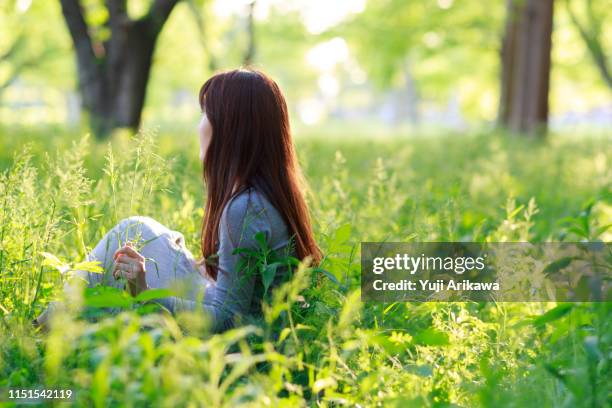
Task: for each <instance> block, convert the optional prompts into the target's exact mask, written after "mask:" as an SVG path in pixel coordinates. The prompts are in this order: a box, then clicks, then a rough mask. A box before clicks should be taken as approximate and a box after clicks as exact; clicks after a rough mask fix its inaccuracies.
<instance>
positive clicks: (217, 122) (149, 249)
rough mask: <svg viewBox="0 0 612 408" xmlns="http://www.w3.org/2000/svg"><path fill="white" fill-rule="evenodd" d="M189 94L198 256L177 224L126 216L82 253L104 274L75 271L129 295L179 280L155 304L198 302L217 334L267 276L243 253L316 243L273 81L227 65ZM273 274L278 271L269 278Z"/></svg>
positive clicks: (256, 304)
mask: <svg viewBox="0 0 612 408" xmlns="http://www.w3.org/2000/svg"><path fill="white" fill-rule="evenodd" d="M199 99H200V107H201V110H202V119H201V121H200V124H199V136H200V159H201V160H202V161H203V175H204V181H205V183H206V187H207V197H206V208H205V216H204V220H203V223H202V230H201V244H202V259H201V260H199V261H196V260H195V259H194V258H193V256H192V255H191V253H190V252H189V250H188V249H187V248H186V247H185V246H184V238H183V236H182V234H180V233H179V232H176V231H172V230H170V229H168V228H166V227H164V226H163V225H161V224H160V223H158V222H157V221H155V220H153V219H151V218H147V217H130V218H127V219H125V220H123V221H122V222H120V223H119V224H118V225H117V226H115V227H114V228H113V229H112V230H111V231H110V232H109V233H107V234H106V236H105V237H104V238H103V239H102V240H101V241H100V242H99V243H98V245H97V246H96V247H95V248H94V250H93V251H92V253H91V254H89V257H88V259H89V260H98V261H101V262H102V264H103V266H104V267H105V270H107V271H110V272H112V278H114V279H111V274H110V273H106V274H104V275H101V274H94V273H88V272H79V273H78V274H79V275H80V276H82V277H83V278H85V279H86V280H87V281H88V284H89V285H90V286H94V285H95V284H98V283H102V284H107V285H114V286H119V285H121V281H122V280H123V279H125V280H127V286H128V289H129V292H130V293H131V294H132V295H133V296H137V295H138V294H140V293H141V292H142V291H145V290H147V289H150V288H163V287H171V286H173V285H175V284H177V283H180V282H182V283H184V284H185V283H186V286H188V287H189V288H190V289H191V290H189V291H188V293H186V294H184V296H181V297H178V296H177V297H169V298H164V299H159V300H158V302H159V303H161V304H163V305H164V306H166V307H167V308H168V309H169V310H170V311H172V312H176V311H179V310H195V309H197V308H202V309H204V311H206V312H207V313H208V314H209V316H210V318H211V320H212V330H213V331H215V332H220V331H224V330H227V329H228V328H230V327H233V326H234V325H235V324H236V323H237V321H238V320H239V319H240V317H242V316H247V315H252V314H255V313H257V312H258V311H259V310H260V308H261V300H262V297H263V294H264V292H265V291H266V290H267V289H268V285H269V284H270V283H269V282H267V285H264V284H263V283H262V279H261V276H258V275H257V274H256V273H252V270H253V268H252V265H250V264H252V262H253V260H252V259H249V258H248V257H247V255H246V254H247V253H251V254H252V253H253V251H252V250H255V249H257V248H258V247H260V246H261V245H264V244H265V245H266V246H267V247H268V248H270V249H272V250H274V251H276V252H284V253H285V254H291V255H294V256H295V255H297V257H298V258H300V259H303V258H305V257H310V258H311V260H312V262H313V263H314V264H316V263H318V262H319V261H320V259H321V251H320V249H319V248H318V246H317V244H316V242H315V240H314V237H313V232H312V228H311V224H310V220H309V215H308V208H307V206H306V202H305V200H304V197H303V195H302V192H301V185H300V172H299V167H298V163H297V159H296V155H295V150H294V147H293V142H292V138H291V132H290V127H289V118H288V114H287V105H286V103H285V99H284V97H283V95H282V93H281V91H280V89H279V87H278V85H277V84H276V83H275V82H274V81H273V80H272V79H270V78H269V77H267V76H266V75H265V74H263V73H262V72H259V71H255V70H248V69H239V70H233V71H228V72H224V73H220V74H217V75H215V76H213V77H212V78H210V79H209V80H208V81H206V83H205V84H204V85H203V86H202V88H201V90H200V95H199ZM263 240H265V242H262V241H263ZM121 242H127V243H126V244H125V245H121V244H120V243H121ZM138 242H140V243H141V245H142V248H140V249H137V248H138ZM111 254H112V256H109V255H111ZM279 271H280V270H279ZM194 272H195V273H194ZM285 272H286V270H285ZM117 279H118V280H117ZM280 279H282V273H280V272H278V273H277V276H276V278H275V281H276V282H278V281H279V280H280ZM175 286H176V285H175ZM271 286H274V285H273V284H272V285H271ZM199 293H200V294H199ZM202 293H203V296H201V294H202ZM45 319H46V317H45V316H42V317H40V318H39V319H38V320H39V322H42V321H44V320H45Z"/></svg>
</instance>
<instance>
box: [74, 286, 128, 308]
mask: <svg viewBox="0 0 612 408" xmlns="http://www.w3.org/2000/svg"><path fill="white" fill-rule="evenodd" d="M133 303H134V301H133V300H132V298H131V297H130V296H129V295H128V294H127V293H125V292H124V291H123V290H121V289H117V288H112V287H108V286H98V287H95V288H87V289H85V306H89V307H119V308H128V307H130V306H132V304H133Z"/></svg>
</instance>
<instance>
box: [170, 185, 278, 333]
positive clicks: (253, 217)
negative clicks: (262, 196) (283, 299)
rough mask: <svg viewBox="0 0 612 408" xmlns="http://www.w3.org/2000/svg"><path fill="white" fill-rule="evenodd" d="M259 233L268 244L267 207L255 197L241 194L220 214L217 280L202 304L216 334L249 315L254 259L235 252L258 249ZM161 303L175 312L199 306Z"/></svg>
mask: <svg viewBox="0 0 612 408" xmlns="http://www.w3.org/2000/svg"><path fill="white" fill-rule="evenodd" d="M258 233H262V234H263V237H264V238H265V240H266V241H268V242H269V240H270V237H271V234H272V230H271V223H270V222H269V217H268V215H267V214H266V208H265V207H264V206H263V205H262V203H261V201H260V200H259V199H258V197H256V196H255V194H253V193H251V192H250V191H247V192H244V193H241V194H239V195H238V196H236V197H235V198H234V199H233V200H231V201H230V202H229V203H228V204H227V205H226V207H225V209H224V211H223V214H222V215H221V220H220V224H219V249H218V252H217V255H218V261H217V262H218V263H217V265H218V268H217V270H218V272H217V281H216V283H215V284H214V285H212V286H211V290H207V291H206V296H205V298H204V303H203V304H200V305H202V307H203V308H204V310H206V312H207V313H208V314H209V315H210V317H211V319H212V331H214V332H221V331H225V330H228V329H230V328H232V327H234V324H235V322H236V319H239V318H240V316H243V315H246V314H248V313H249V310H250V307H251V302H252V300H253V290H254V287H255V279H256V276H255V271H254V268H253V266H254V265H253V260H252V259H251V258H249V257H246V256H244V254H238V253H236V252H235V250H236V249H237V248H244V249H257V248H258V244H257V241H256V238H255V237H256V235H257V234H258ZM160 303H162V304H163V305H164V306H166V307H167V308H168V309H169V310H171V311H173V312H176V311H179V310H194V309H195V308H196V307H198V303H197V302H196V301H189V300H185V299H180V298H176V297H173V298H165V299H162V300H161V302H160Z"/></svg>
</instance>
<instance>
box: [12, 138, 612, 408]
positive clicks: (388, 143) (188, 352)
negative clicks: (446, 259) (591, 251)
mask: <svg viewBox="0 0 612 408" xmlns="http://www.w3.org/2000/svg"><path fill="white" fill-rule="evenodd" d="M10 136H13V137H10ZM0 140H1V142H0V144H1V145H2V146H3V149H2V154H1V157H0V163H1V165H2V175H1V176H0V276H1V278H0V294H1V295H0V310H1V312H0V313H1V314H2V320H1V324H2V335H1V337H0V388H3V389H4V388H7V387H23V388H25V387H28V388H34V387H43V386H44V387H55V388H71V389H74V390H75V391H76V400H77V402H79V403H81V404H82V405H86V406H92V405H94V406H107V405H111V404H114V405H116V404H122V405H137V406H138V405H142V406H145V405H147V406H150V405H154V406H160V405H161V406H172V405H173V406H183V405H187V404H189V403H192V404H194V405H196V406H232V407H233V406H239V405H255V406H261V405H267V406H296V405H297V406H300V405H322V406H330V405H345V404H346V405H349V406H353V405H355V404H361V405H362V406H377V405H380V404H385V405H391V406H443V405H448V404H457V405H460V406H479V405H481V406H495V407H497V406H517V407H519V406H604V405H605V402H606V401H607V398H608V395H609V393H610V387H609V380H608V378H609V377H610V362H609V355H610V341H611V339H612V336H611V335H612V332H611V330H610V323H609V321H610V319H609V317H610V307H609V305H608V304H606V303H602V304H572V305H570V307H569V308H567V306H563V307H564V308H567V310H566V309H563V310H562V311H563V313H559V314H558V315H554V314H552V315H545V316H547V317H546V318H543V319H540V320H538V322H539V323H538V324H534V323H533V320H532V317H533V316H540V315H543V314H544V313H545V312H546V311H547V310H549V309H551V308H553V307H559V306H557V305H554V304H544V303H505V304H492V303H491V304H478V303H426V304H411V303H406V304H374V303H362V302H361V301H360V298H359V291H358V286H359V272H360V266H359V242H360V241H366V240H369V241H393V240H396V241H411V240H412V241H453V240H470V241H485V240H495V241H519V240H531V241H557V240H572V239H573V240H580V239H583V238H588V239H602V240H604V241H609V240H610V233H609V232H606V231H603V230H602V231H601V233H600V234H599V235H598V236H589V237H582V236H577V235H575V234H574V233H572V232H571V231H570V230H569V229H568V219H572V218H575V219H580V220H583V219H584V217H586V222H587V223H588V225H590V226H592V227H593V228H592V230H593V231H594V230H596V229H597V228H596V227H601V226H604V225H606V224H608V223H609V222H610V219H611V211H612V203H611V199H610V186H611V182H612V174H611V170H610V160H612V154H611V153H612V151H611V148H610V145H611V144H610V140H609V138H605V137H601V136H598V137H585V138H583V139H580V138H577V137H562V136H557V137H553V138H551V139H550V140H548V141H546V142H539V141H532V140H520V139H510V138H507V137H504V135H500V134H495V133H491V132H484V133H482V134H474V135H448V136H438V137H432V138H425V137H400V136H396V137H370V138H365V139H357V138H351V137H341V136H337V137H331V138H330V137H325V135H312V136H308V135H307V134H306V133H303V134H302V135H301V136H300V137H298V139H297V144H298V151H299V156H300V161H301V162H302V165H303V167H304V170H305V173H306V176H307V178H308V180H309V183H310V192H309V195H308V200H309V203H310V206H311V210H312V212H313V219H314V220H315V229H316V234H317V238H318V240H319V242H320V243H321V246H322V248H323V250H324V252H325V254H326V260H325V263H324V265H323V266H324V268H325V269H326V271H327V272H328V275H325V274H321V273H317V272H315V271H313V270H312V269H309V268H307V267H302V268H300V269H299V272H298V273H296V274H295V276H294V279H293V280H292V281H290V282H288V283H287V284H286V285H285V286H284V287H282V288H279V289H277V290H276V291H275V292H274V296H273V297H272V299H271V300H269V302H268V303H267V304H266V306H265V307H264V316H263V319H262V320H261V324H259V325H254V326H247V327H244V328H241V329H237V330H235V331H231V332H229V333H226V334H224V335H214V336H213V335H210V334H209V333H208V332H207V328H206V319H205V318H204V317H203V316H199V315H198V314H182V315H179V316H176V317H172V316H170V315H167V314H160V313H151V312H150V311H149V310H147V307H142V306H138V305H133V306H130V307H129V308H127V309H126V310H123V311H121V312H120V313H115V314H112V315H104V314H93V315H92V314H88V315H87V316H86V317H85V316H83V315H82V313H81V311H80V307H79V305H80V304H82V302H83V299H82V297H79V296H81V295H79V293H76V294H74V296H73V297H70V298H69V301H68V302H67V307H66V308H64V309H63V310H59V311H58V313H57V314H56V317H55V318H54V321H53V322H54V324H52V329H51V331H50V333H48V334H44V333H41V332H37V331H35V330H34V329H33V328H32V327H31V325H30V323H29V322H30V320H31V319H32V318H33V317H34V316H36V314H37V313H39V312H40V311H41V310H42V309H43V308H44V307H45V306H46V305H47V304H48V303H49V302H50V301H52V300H54V299H56V298H57V297H58V296H59V295H60V294H61V288H62V285H63V282H64V280H65V279H66V278H65V276H63V275H61V274H60V273H59V272H58V271H57V269H55V268H53V267H52V266H50V265H49V263H48V262H47V263H45V257H44V256H43V255H42V253H43V252H45V253H50V254H54V255H55V256H57V257H58V258H60V259H61V260H63V261H67V262H71V263H74V262H78V261H80V260H83V259H84V257H85V255H86V254H87V252H88V251H89V249H90V248H91V247H93V246H94V245H95V244H96V242H97V241H98V240H99V239H100V238H102V236H103V235H104V233H105V232H106V231H108V230H109V229H110V228H112V226H113V225H114V224H115V223H116V222H117V221H118V220H120V219H122V218H124V217H127V216H130V215H135V214H139V215H147V216H151V217H153V218H155V219H157V220H159V221H160V222H162V223H163V224H166V225H168V226H169V227H170V228H172V229H175V230H178V231H181V232H182V233H183V234H184V235H185V237H186V240H187V246H188V247H189V248H190V249H191V250H192V252H194V253H198V250H197V249H198V242H199V238H198V234H199V223H200V220H201V216H202V210H201V204H202V201H203V194H204V191H203V188H202V184H201V175H200V171H201V169H200V165H199V163H198V161H197V153H196V152H197V148H196V147H197V146H196V143H197V140H196V138H195V137H193V135H188V134H172V133H168V132H164V131H160V133H159V135H156V136H151V135H148V134H144V135H141V136H139V137H138V138H136V139H130V138H129V137H128V136H126V135H118V137H117V138H116V139H115V140H114V141H113V144H112V145H111V146H108V145H106V144H97V143H95V142H93V141H92V140H89V139H83V138H82V137H81V136H80V135H79V134H77V133H75V134H72V135H62V134H61V133H60V132H51V133H48V134H46V135H45V134H32V135H25V136H24V137H23V138H20V139H16V138H15V137H14V135H12V134H11V132H8V131H7V132H6V136H3V137H2V138H0ZM25 140H30V141H31V143H30V148H29V149H28V148H24V147H23V146H24V143H23V142H24V141H25ZM154 143H155V144H157V146H155V145H154ZM586 208H590V211H588V212H585V209H586ZM585 214H586V215H585ZM580 217H582V218H580ZM558 310H561V309H558Z"/></svg>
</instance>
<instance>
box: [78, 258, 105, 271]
mask: <svg viewBox="0 0 612 408" xmlns="http://www.w3.org/2000/svg"><path fill="white" fill-rule="evenodd" d="M73 269H74V270H76V271H86V272H92V273H103V272H104V268H102V264H101V263H100V261H83V262H79V263H76V264H75V265H74V268H73Z"/></svg>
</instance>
